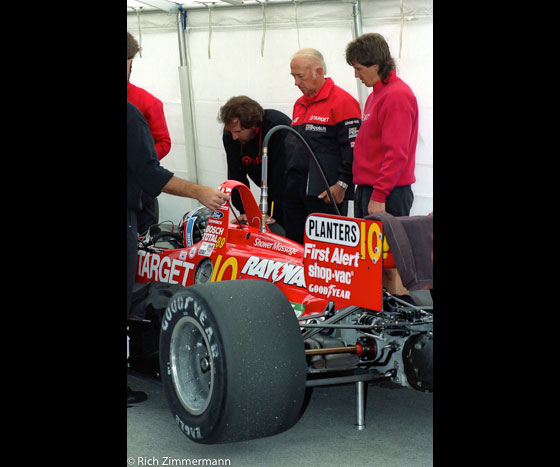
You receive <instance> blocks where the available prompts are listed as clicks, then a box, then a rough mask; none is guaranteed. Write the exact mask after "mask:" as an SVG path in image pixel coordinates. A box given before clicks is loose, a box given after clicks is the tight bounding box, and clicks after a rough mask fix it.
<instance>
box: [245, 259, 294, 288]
mask: <svg viewBox="0 0 560 467" xmlns="http://www.w3.org/2000/svg"><path fill="white" fill-rule="evenodd" d="M241 274H247V275H248V276H253V277H259V278H260V279H266V280H269V279H270V280H272V282H273V283H275V282H279V281H282V282H283V283H284V284H287V285H296V286H298V287H303V288H305V275H304V271H303V266H301V265H298V264H292V263H284V262H282V261H275V260H273V259H267V258H259V257H258V256H251V257H250V258H249V259H248V260H247V262H246V263H245V264H244V266H243V269H241Z"/></svg>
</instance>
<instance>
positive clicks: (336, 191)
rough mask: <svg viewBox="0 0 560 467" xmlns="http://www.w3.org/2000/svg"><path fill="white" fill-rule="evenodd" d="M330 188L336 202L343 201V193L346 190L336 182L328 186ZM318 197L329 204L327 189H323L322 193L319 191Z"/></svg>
mask: <svg viewBox="0 0 560 467" xmlns="http://www.w3.org/2000/svg"><path fill="white" fill-rule="evenodd" d="M330 189H331V193H332V195H333V198H334V200H335V202H336V204H340V203H342V201H344V193H346V190H345V189H344V188H342V187H341V186H340V185H339V184H338V183H335V184H334V185H333V186H331V187H330ZM318 198H319V199H322V200H324V202H325V203H326V204H331V199H330V198H329V195H328V193H327V190H325V191H323V193H321V194H320V195H319V196H318Z"/></svg>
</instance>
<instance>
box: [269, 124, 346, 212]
mask: <svg viewBox="0 0 560 467" xmlns="http://www.w3.org/2000/svg"><path fill="white" fill-rule="evenodd" d="M279 130H290V131H292V132H293V133H295V134H296V135H297V136H298V138H299V139H300V141H301V142H302V143H303V144H304V146H305V147H306V148H307V151H308V152H309V157H311V160H312V161H313V163H314V164H315V168H316V169H317V170H318V171H319V175H321V179H322V180H323V183H324V184H325V187H327V194H328V195H329V199H330V200H331V203H332V205H333V208H334V210H335V214H336V215H337V216H340V215H341V214H340V211H339V210H338V206H337V204H336V203H335V201H334V197H333V195H332V193H331V189H330V186H329V182H328V181H327V178H326V177H325V173H324V172H323V168H322V167H321V163H320V162H319V160H318V159H317V157H316V156H315V154H313V151H312V150H311V148H310V147H309V144H307V141H305V139H304V138H303V136H301V135H300V134H299V133H298V132H297V131H296V130H294V129H293V128H292V127H291V126H288V125H276V126H275V127H273V128H272V129H271V130H270V131H269V132H268V133H267V134H266V136H265V137H264V140H263V152H264V150H266V151H268V140H269V139H270V137H271V136H272V135H273V134H274V133H276V132H277V131H279Z"/></svg>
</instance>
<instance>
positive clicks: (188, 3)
mask: <svg viewBox="0 0 560 467" xmlns="http://www.w3.org/2000/svg"><path fill="white" fill-rule="evenodd" d="M288 1H292V0H288ZM306 1H317V0H297V2H298V3H305V2H306ZM340 1H342V2H344V1H352V0H340ZM274 3H286V0H182V1H179V0H177V1H173V0H144V1H139V0H126V6H127V7H130V8H158V9H162V10H166V9H167V10H168V11H169V10H171V9H174V8H176V7H175V5H177V6H179V5H181V6H182V7H183V8H187V9H188V8H191V7H206V6H222V7H224V6H228V5H262V4H265V5H266V4H270V5H272V4H274Z"/></svg>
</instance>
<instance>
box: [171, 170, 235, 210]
mask: <svg viewBox="0 0 560 467" xmlns="http://www.w3.org/2000/svg"><path fill="white" fill-rule="evenodd" d="M161 191H163V192H164V193H168V194H170V195H175V196H182V197H184V198H194V199H197V200H198V201H199V202H200V203H201V204H204V205H205V206H206V207H209V208H210V209H218V208H219V207H220V206H221V205H222V204H224V203H225V202H226V201H227V200H229V195H227V194H225V193H222V192H221V191H219V190H216V189H214V188H209V187H206V186H201V185H197V184H196V183H192V182H188V181H187V180H183V179H182V178H178V177H175V176H172V177H171V178H170V179H169V181H168V182H167V183H166V184H165V185H164V187H163V188H162V189H161Z"/></svg>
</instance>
